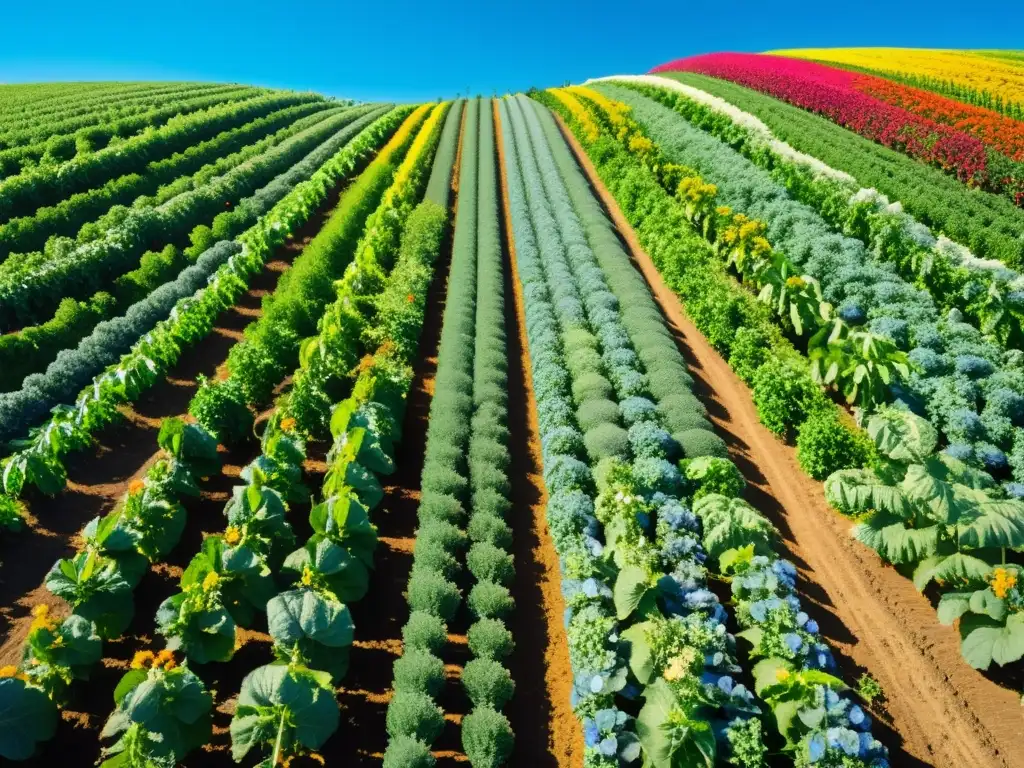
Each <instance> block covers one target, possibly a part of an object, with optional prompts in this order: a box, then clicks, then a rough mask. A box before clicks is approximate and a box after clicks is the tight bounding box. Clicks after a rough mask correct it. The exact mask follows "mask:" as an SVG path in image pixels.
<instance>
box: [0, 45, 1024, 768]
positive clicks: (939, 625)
mask: <svg viewBox="0 0 1024 768" xmlns="http://www.w3.org/2000/svg"><path fill="white" fill-rule="evenodd" d="M1020 61H1021V60H1020V58H1019V57H1015V56H1014V55H1012V52H988V51H984V52H981V51H979V52H966V51H910V50H903V49H813V50H812V49H807V50H800V51H777V52H773V53H772V54H770V55H769V54H733V53H715V54H706V55H701V56H695V57H691V58H684V59H679V60H676V61H673V62H670V63H667V64H663V65H661V66H657V67H655V68H654V69H652V70H651V72H650V73H648V74H633V75H619V76H610V77H600V78H596V79H593V80H588V81H586V82H583V83H581V84H577V85H568V84H566V85H563V86H561V87H547V85H546V84H538V86H544V87H538V88H534V89H531V90H530V91H529V92H526V93H517V94H507V95H504V96H501V97H497V96H496V97H494V98H481V97H473V98H456V99H453V100H439V101H436V102H430V103H423V104H395V103H356V102H352V101H347V100H339V99H335V98H326V97H322V96H320V95H318V94H314V93H299V92H292V91H285V90H276V89H266V88H255V87H246V86H238V85H215V84H198V83H91V84H90V83H83V84H41V85H32V86H0V95H3V96H4V98H3V99H0V371H2V374H0V385H2V386H0V441H2V451H0V725H2V727H0V758H2V761H3V762H4V763H5V764H6V763H11V764H15V763H17V764H21V765H40V766H42V765H53V764H55V763H57V762H60V763H61V764H69V765H82V766H86V765H100V766H104V767H105V768H151V767H152V766H176V765H183V766H201V767H202V768H205V767H206V766H217V765H229V764H239V765H245V766H267V767H270V766H279V765H292V766H299V765H317V764H319V765H376V766H381V765H383V766H384V767H385V768H430V767H431V766H445V765H454V764H455V763H463V764H466V763H468V764H469V765H471V766H473V767H474V768H498V767H499V766H503V765H508V766H518V765H531V764H536V765H537V766H538V768H545V767H547V766H552V767H557V768H617V767H620V766H621V767H628V766H635V768H641V766H643V767H646V768H684V767H685V768H689V767H690V766H703V767H705V768H715V767H717V766H721V767H722V768H725V767H726V766H734V767H739V768H777V767H778V766H794V767H795V768H810V767H811V766H818V767H820V768H889V766H902V765H934V766H950V765H958V766H959V765H972V766H974V765H977V766H984V768H1004V767H1005V766H1011V765H1014V763H1013V760H1014V759H1015V757H1014V756H1015V755H1019V754H1021V753H1022V751H1024V729H1021V728H1019V724H1017V723H1016V720H1017V718H1019V717H1020V714H1019V688H1020V677H1021V674H1022V672H1024V586H1022V584H1024V582H1022V581H1021V580H1022V579H1024V276H1022V270H1024V210H1022V208H1024V171H1022V170H1021V169H1022V163H1024V122H1022V118H1024V115H1022V114H1021V113H1020V112H1019V109H1018V106H1019V105H1020V104H1021V103H1024V99H1021V98H1020V93H1019V92H1018V91H1020V83H1018V78H1019V79H1020V81H1021V83H1024V75H1020V72H1022V71H1024V70H1021V63H1020ZM1015 89H1016V90H1015Z"/></svg>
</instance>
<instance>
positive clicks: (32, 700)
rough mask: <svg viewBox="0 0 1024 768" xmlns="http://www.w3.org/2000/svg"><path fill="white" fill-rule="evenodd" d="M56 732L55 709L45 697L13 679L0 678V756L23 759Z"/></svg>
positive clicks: (40, 692) (9, 758)
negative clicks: (39, 743)
mask: <svg viewBox="0 0 1024 768" xmlns="http://www.w3.org/2000/svg"><path fill="white" fill-rule="evenodd" d="M56 730H57V706H56V705H55V704H54V703H53V702H52V701H50V700H49V699H48V698H47V697H46V694H44V693H43V692H42V691H40V690H39V689H37V688H30V687H29V686H27V685H25V683H24V681H22V680H18V679H17V678H13V677H8V678H4V679H0V757H3V758H5V759H7V760H26V759H28V758H29V757H31V756H32V753H33V752H34V751H35V749H36V744H37V743H38V742H41V741H47V740H48V739H52V738H53V734H54V733H55V732H56Z"/></svg>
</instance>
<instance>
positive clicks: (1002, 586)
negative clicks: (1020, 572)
mask: <svg viewBox="0 0 1024 768" xmlns="http://www.w3.org/2000/svg"><path fill="white" fill-rule="evenodd" d="M1016 585H1017V574H1016V573H1014V572H1013V571H1011V570H1008V569H1006V568H996V569H995V571H993V572H992V591H993V592H994V593H995V596H996V597H998V598H999V599H1000V600H1004V599H1005V598H1006V596H1007V595H1008V594H1009V593H1010V590H1011V589H1013V588H1014V587H1015V586H1016Z"/></svg>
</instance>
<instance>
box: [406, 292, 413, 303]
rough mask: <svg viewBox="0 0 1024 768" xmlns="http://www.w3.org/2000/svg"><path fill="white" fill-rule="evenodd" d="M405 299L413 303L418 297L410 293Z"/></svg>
mask: <svg viewBox="0 0 1024 768" xmlns="http://www.w3.org/2000/svg"><path fill="white" fill-rule="evenodd" d="M405 300H406V301H408V302H409V303H410V304H412V303H413V302H414V301H416V297H415V296H413V295H412V294H411V293H410V294H409V295H408V296H406V297H405Z"/></svg>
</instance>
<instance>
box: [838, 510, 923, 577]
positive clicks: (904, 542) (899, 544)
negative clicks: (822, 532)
mask: <svg viewBox="0 0 1024 768" xmlns="http://www.w3.org/2000/svg"><path fill="white" fill-rule="evenodd" d="M853 534H854V536H855V537H856V539H857V540H858V541H860V542H861V543H863V544H866V545H867V546H869V547H871V548H872V549H873V550H875V551H876V552H877V553H878V554H879V555H881V556H882V557H883V558H885V559H886V560H888V561H889V562H890V563H896V564H900V563H916V562H918V561H920V560H923V559H925V558H927V557H931V556H932V555H933V554H935V552H936V551H937V549H938V546H939V527H938V526H935V525H933V526H929V527H928V528H922V529H915V528H908V527H907V526H906V523H904V522H903V520H901V519H900V518H897V517H895V516H892V515H888V514H885V513H883V512H876V513H875V514H873V515H871V516H869V517H868V518H867V519H865V520H864V521H863V522H861V523H859V524H858V525H856V526H854V528H853Z"/></svg>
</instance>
